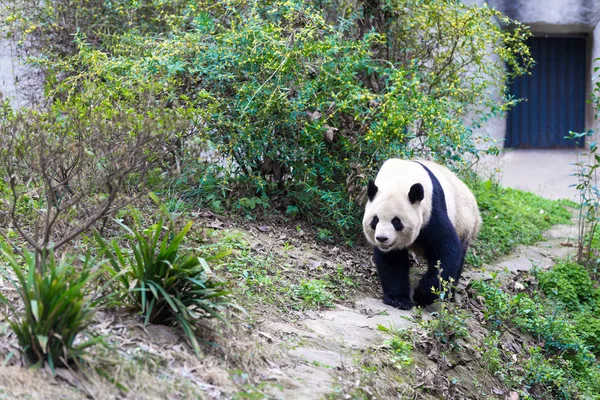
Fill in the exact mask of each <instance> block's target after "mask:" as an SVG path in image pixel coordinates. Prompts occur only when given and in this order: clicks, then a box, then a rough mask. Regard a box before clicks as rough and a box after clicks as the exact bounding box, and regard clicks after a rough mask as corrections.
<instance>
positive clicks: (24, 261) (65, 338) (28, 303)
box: [0, 243, 100, 372]
mask: <svg viewBox="0 0 600 400" xmlns="http://www.w3.org/2000/svg"><path fill="white" fill-rule="evenodd" d="M2 254H3V255H4V257H5V258H6V260H7V261H8V263H9V265H10V269H11V271H12V272H13V273H14V274H15V275H16V277H17V279H16V280H14V279H13V278H12V276H11V274H9V273H8V270H6V269H4V268H3V267H2V268H1V269H0V271H1V272H2V274H3V275H4V276H5V277H6V278H7V279H8V280H9V281H10V282H11V284H12V285H13V287H14V288H15V289H16V291H17V292H18V293H19V297H20V298H21V300H22V302H23V305H24V306H25V309H24V311H23V314H21V313H20V311H18V309H17V307H15V306H14V305H13V304H12V303H11V302H10V301H9V300H8V299H7V298H6V297H4V295H2V294H1V293H0V302H2V303H4V304H5V305H6V306H8V308H9V310H10V311H11V313H12V318H11V319H10V326H11V328H12V330H13V331H14V333H15V334H16V336H17V339H18V341H19V346H20V347H21V350H22V351H23V354H24V355H25V358H26V360H27V362H28V363H30V364H34V365H40V366H42V365H44V364H45V363H47V365H48V366H49V367H50V370H51V371H53V372H54V371H55V368H56V367H65V366H68V365H69V364H71V363H72V362H77V361H78V360H80V359H81V357H82V356H83V355H84V352H85V349H87V348H88V347H90V346H92V345H94V344H96V343H98V342H99V341H100V338H99V337H95V336H94V335H92V334H91V333H90V332H88V331H87V328H88V326H89V325H90V323H91V322H92V317H93V313H94V301H93V300H92V299H91V298H90V297H89V296H88V293H87V291H86V288H85V286H86V284H87V283H89V282H90V281H91V280H92V279H93V278H94V277H95V276H96V274H97V273H98V269H97V266H96V264H95V260H94V259H93V258H90V257H89V256H86V257H85V259H84V260H83V264H82V265H81V268H80V269H76V268H75V266H74V264H75V262H76V260H75V259H74V258H72V257H69V256H67V255H63V257H61V258H60V259H59V260H58V261H57V260H56V258H55V256H54V253H53V252H50V253H49V254H48V255H47V256H46V257H44V262H42V263H41V265H38V266H37V267H36V260H35V255H34V254H33V253H30V252H29V251H27V250H26V249H22V250H20V256H17V255H15V254H14V253H13V251H12V249H11V248H10V246H9V245H7V244H6V243H2ZM82 336H87V337H88V339H87V340H82V341H80V343H76V339H78V338H81V337H82Z"/></svg>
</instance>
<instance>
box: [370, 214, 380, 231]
mask: <svg viewBox="0 0 600 400" xmlns="http://www.w3.org/2000/svg"><path fill="white" fill-rule="evenodd" d="M378 223H379V218H377V215H376V216H374V217H373V219H372V220H371V229H375V227H377V224H378Z"/></svg>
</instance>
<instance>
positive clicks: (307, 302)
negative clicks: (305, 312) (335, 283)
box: [294, 279, 335, 309]
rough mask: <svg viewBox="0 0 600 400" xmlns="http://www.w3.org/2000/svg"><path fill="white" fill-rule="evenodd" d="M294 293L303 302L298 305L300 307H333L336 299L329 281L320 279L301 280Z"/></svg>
mask: <svg viewBox="0 0 600 400" xmlns="http://www.w3.org/2000/svg"><path fill="white" fill-rule="evenodd" d="M294 295H295V297H296V298H298V299H299V300H300V301H301V304H298V305H296V308H299V309H305V308H308V309H320V308H331V307H333V302H334V300H335V297H334V296H333V294H332V293H331V292H330V291H329V289H328V285H327V283H326V282H325V281H322V280H320V279H312V280H303V281H301V282H300V284H299V285H298V286H296V288H295V289H294Z"/></svg>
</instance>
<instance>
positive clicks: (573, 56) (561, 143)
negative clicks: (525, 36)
mask: <svg viewBox="0 0 600 400" xmlns="http://www.w3.org/2000/svg"><path fill="white" fill-rule="evenodd" d="M529 46H530V48H531V54H532V56H533V59H534V60H535V61H536V65H535V66H534V67H533V70H532V71H531V75H525V76H520V77H517V78H516V79H515V81H514V82H513V83H512V84H511V85H510V92H511V94H512V95H513V96H515V97H516V98H522V99H523V101H521V102H520V103H519V104H517V105H516V106H515V107H514V108H513V109H512V110H510V111H509V113H508V124H507V132H506V143H505V146H506V147H512V148H568V147H574V146H575V145H576V144H575V142H573V141H572V140H570V139H565V138H564V137H565V136H568V134H569V131H574V132H583V130H584V129H585V71H586V43H585V38H580V37H578V38H574V37H554V38H552V37H551V38H543V37H533V38H530V39H529ZM582 144H583V141H581V142H580V143H578V144H577V145H582Z"/></svg>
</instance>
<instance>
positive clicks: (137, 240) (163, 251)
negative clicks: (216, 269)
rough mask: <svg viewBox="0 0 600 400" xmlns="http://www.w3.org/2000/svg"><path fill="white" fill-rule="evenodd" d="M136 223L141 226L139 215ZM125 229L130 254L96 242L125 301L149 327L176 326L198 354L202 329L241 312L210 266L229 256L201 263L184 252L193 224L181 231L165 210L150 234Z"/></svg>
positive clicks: (114, 243)
mask: <svg viewBox="0 0 600 400" xmlns="http://www.w3.org/2000/svg"><path fill="white" fill-rule="evenodd" d="M165 218H167V219H168V224H167V225H165ZM134 220H135V224H136V225H137V226H139V225H140V223H139V220H138V218H136V217H135V214H134ZM121 226H122V227H123V228H124V229H125V230H126V231H127V232H128V236H127V239H128V241H129V245H130V248H131V254H127V253H125V252H124V251H123V250H122V248H121V245H120V244H119V243H118V242H117V241H116V240H115V239H113V240H112V241H111V242H110V243H108V242H107V241H106V240H104V239H103V238H102V237H101V236H100V234H98V232H95V234H94V236H95V238H96V241H97V243H98V244H99V246H100V248H101V250H102V252H103V254H104V255H105V256H106V257H107V258H108V261H109V263H110V267H107V270H108V271H109V275H110V277H111V278H112V279H115V280H117V281H118V282H120V283H121V287H120V289H119V290H120V291H121V292H122V300H123V301H124V302H125V303H126V304H129V305H131V306H133V307H134V308H135V309H137V310H139V311H140V312H141V314H142V315H143V317H144V323H146V324H147V323H152V324H162V325H168V324H171V323H177V324H178V325H179V326H180V327H181V328H182V329H183V331H184V332H185V334H186V336H187V338H188V339H189V341H190V343H191V344H192V347H193V348H194V350H195V351H196V353H197V354H199V353H200V347H199V343H198V340H197V337H196V336H197V328H198V326H197V324H198V323H199V322H200V321H201V320H202V319H208V318H216V319H218V320H220V321H223V322H227V321H226V319H225V316H224V315H223V312H224V311H225V310H227V309H230V308H236V309H240V308H239V307H238V306H237V305H236V304H235V303H234V302H233V300H232V299H231V297H230V294H231V292H230V291H229V290H227V288H226V283H225V282H219V281H217V280H215V279H214V277H211V276H210V268H209V265H208V263H209V262H210V261H213V260H216V259H218V258H221V257H224V256H226V255H227V252H221V253H218V254H216V255H213V256H211V257H207V258H202V257H200V256H199V255H198V254H197V253H196V252H190V251H182V250H183V249H182V247H183V245H182V241H183V240H184V238H185V236H186V235H187V233H188V231H189V230H190V228H191V227H192V223H191V222H189V223H188V224H187V225H185V226H184V227H183V228H182V229H181V230H179V231H177V230H176V226H175V223H174V221H173V220H172V219H171V218H170V216H169V215H168V212H167V211H166V209H165V208H164V207H163V208H162V212H161V216H160V218H159V220H158V222H157V223H156V224H155V225H153V226H152V227H150V228H149V229H146V230H142V229H139V228H134V229H131V228H129V227H127V226H125V225H123V224H121Z"/></svg>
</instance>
